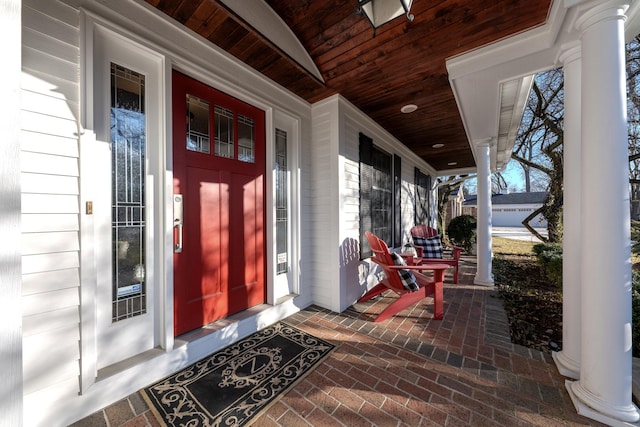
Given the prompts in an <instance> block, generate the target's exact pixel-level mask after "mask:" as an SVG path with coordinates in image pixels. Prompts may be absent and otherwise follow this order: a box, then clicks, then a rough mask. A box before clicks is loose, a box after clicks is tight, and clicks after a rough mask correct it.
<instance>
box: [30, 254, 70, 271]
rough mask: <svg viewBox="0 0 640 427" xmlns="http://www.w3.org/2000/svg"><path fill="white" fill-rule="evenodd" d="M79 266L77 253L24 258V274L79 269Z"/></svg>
mask: <svg viewBox="0 0 640 427" xmlns="http://www.w3.org/2000/svg"><path fill="white" fill-rule="evenodd" d="M79 266H80V262H79V258H78V253H77V252H62V253H56V254H43V255H26V256H23V257H22V274H31V273H42V272H46V271H56V270H64V269H66V268H78V267H79Z"/></svg>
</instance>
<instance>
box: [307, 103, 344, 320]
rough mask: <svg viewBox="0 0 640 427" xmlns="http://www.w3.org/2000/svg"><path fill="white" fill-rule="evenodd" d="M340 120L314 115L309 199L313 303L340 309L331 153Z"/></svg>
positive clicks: (326, 114)
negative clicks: (333, 254) (334, 254)
mask: <svg viewBox="0 0 640 427" xmlns="http://www.w3.org/2000/svg"><path fill="white" fill-rule="evenodd" d="M334 117H337V114H336V113H335V111H332V110H331V109H322V110H317V111H316V112H315V113H314V116H313V125H312V141H313V142H312V148H311V158H312V159H313V160H312V165H311V173H312V183H311V191H310V194H309V196H310V197H311V200H310V202H311V206H312V207H311V209H310V210H311V216H310V218H312V223H313V224H312V235H313V237H312V242H313V243H312V251H313V253H312V255H311V256H312V258H313V259H314V261H315V262H314V263H313V264H312V275H313V279H312V281H313V293H312V295H313V300H314V302H315V303H316V304H318V305H320V306H322V307H325V308H329V309H331V310H336V311H337V310H338V302H337V301H338V298H339V295H340V289H339V287H338V285H339V283H338V282H339V281H338V278H337V271H338V270H337V267H338V265H337V262H338V256H337V253H336V256H335V257H334V256H332V253H334V251H335V248H336V247H337V245H336V239H337V234H336V233H337V230H338V228H337V227H338V226H337V224H336V221H337V212H334V210H333V209H334V208H333V207H334V206H335V204H336V199H335V198H336V188H337V187H336V186H337V178H336V177H335V172H336V167H335V166H334V162H335V163H337V159H336V158H335V156H334V155H332V153H335V152H337V144H338V141H337V140H336V139H335V138H334V136H333V135H334V134H336V133H337V123H336V122H335V120H334Z"/></svg>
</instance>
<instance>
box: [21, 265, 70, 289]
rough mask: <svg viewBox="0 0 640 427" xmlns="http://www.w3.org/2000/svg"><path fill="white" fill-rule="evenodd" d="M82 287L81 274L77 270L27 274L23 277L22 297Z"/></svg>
mask: <svg viewBox="0 0 640 427" xmlns="http://www.w3.org/2000/svg"><path fill="white" fill-rule="evenodd" d="M78 286H80V274H79V272H78V270H77V269H75V268H69V269H66V270H55V271H47V272H44V273H31V274H25V275H24V276H23V277H22V295H23V296H26V295H33V294H39V293H44V292H51V291H57V290H61V289H67V288H77V287H78Z"/></svg>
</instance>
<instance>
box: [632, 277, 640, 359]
mask: <svg viewBox="0 0 640 427" xmlns="http://www.w3.org/2000/svg"><path fill="white" fill-rule="evenodd" d="M631 283H632V285H631V325H632V327H631V329H632V331H631V341H632V343H633V344H632V348H631V353H632V356H633V357H640V272H638V271H635V270H634V271H633V273H632V276H631Z"/></svg>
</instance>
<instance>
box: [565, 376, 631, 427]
mask: <svg viewBox="0 0 640 427" xmlns="http://www.w3.org/2000/svg"><path fill="white" fill-rule="evenodd" d="M565 387H566V388H567V391H568V392H569V396H570V397H571V401H573V406H575V408H576V411H577V412H578V414H580V415H582V416H584V417H587V418H591V419H592V420H596V421H599V422H601V423H604V424H607V425H609V426H612V427H629V426H633V427H638V426H640V411H639V410H638V408H637V407H636V405H634V404H633V403H631V404H629V405H628V406H625V407H612V406H611V405H609V404H607V402H603V401H602V400H601V399H598V398H597V397H595V396H594V395H593V394H592V393H590V392H589V391H588V390H586V389H585V388H584V387H582V384H580V382H579V381H570V380H566V381H565Z"/></svg>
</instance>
